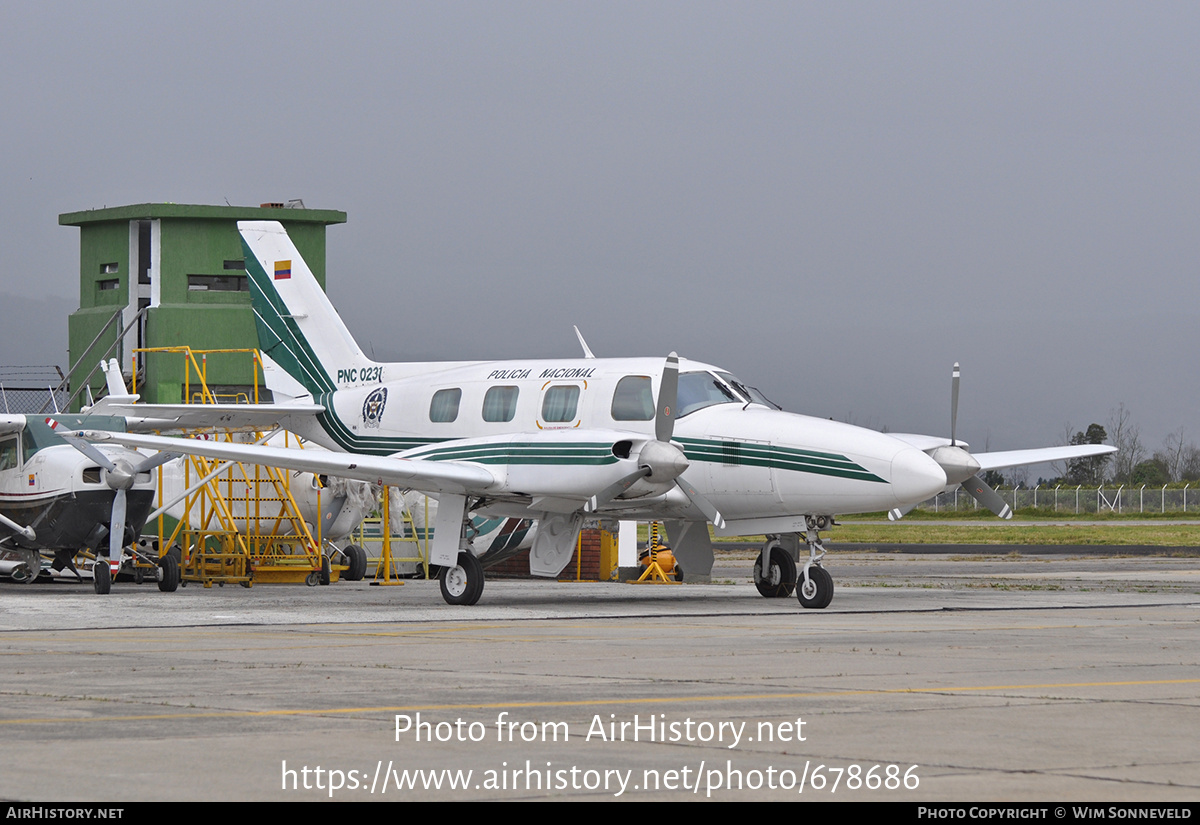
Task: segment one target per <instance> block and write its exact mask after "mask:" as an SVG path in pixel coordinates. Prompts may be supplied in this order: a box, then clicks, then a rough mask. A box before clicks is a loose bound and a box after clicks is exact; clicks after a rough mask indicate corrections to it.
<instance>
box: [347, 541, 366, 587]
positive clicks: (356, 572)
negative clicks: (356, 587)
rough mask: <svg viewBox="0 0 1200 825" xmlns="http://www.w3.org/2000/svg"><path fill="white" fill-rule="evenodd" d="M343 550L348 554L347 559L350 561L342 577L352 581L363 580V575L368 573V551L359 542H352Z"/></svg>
mask: <svg viewBox="0 0 1200 825" xmlns="http://www.w3.org/2000/svg"><path fill="white" fill-rule="evenodd" d="M342 552H343V553H345V554H346V561H347V562H348V565H347V569H346V572H345V573H343V574H342V578H344V579H345V580H346V581H351V582H358V581H362V580H363V577H364V576H366V575H367V551H366V550H364V549H362V548H361V547H359V546H358V545H357V544H351V545H350V546H349V547H347V548H346V549H345V550H343V551H342Z"/></svg>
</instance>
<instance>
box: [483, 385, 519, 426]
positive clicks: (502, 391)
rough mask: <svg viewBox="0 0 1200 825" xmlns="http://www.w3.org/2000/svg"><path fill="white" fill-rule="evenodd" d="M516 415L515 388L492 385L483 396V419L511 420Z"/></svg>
mask: <svg viewBox="0 0 1200 825" xmlns="http://www.w3.org/2000/svg"><path fill="white" fill-rule="evenodd" d="M516 415H517V388H516V387H492V388H491V389H490V390H488V391H487V395H485V396H484V397H483V420H484V421H512V420H513V419H514V418H515V417H516Z"/></svg>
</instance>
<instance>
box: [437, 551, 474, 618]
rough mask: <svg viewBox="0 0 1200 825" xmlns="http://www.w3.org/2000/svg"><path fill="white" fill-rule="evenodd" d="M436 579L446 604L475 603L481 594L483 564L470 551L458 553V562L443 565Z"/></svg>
mask: <svg viewBox="0 0 1200 825" xmlns="http://www.w3.org/2000/svg"><path fill="white" fill-rule="evenodd" d="M438 580H439V582H440V583H441V586H442V598H443V599H445V600H446V604H467V605H469V604H475V602H477V601H479V597H480V596H481V595H482V594H483V565H481V564H480V563H479V559H477V558H475V557H474V556H472V555H471V554H470V553H467V552H461V553H459V554H458V564H456V565H454V566H453V567H443V568H442V572H441V575H440V576H438Z"/></svg>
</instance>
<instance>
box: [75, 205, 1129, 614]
mask: <svg viewBox="0 0 1200 825" xmlns="http://www.w3.org/2000/svg"><path fill="white" fill-rule="evenodd" d="M238 228H239V230H240V232H241V235H242V242H243V247H244V249H245V253H246V265H247V274H248V276H249V279H250V284H251V292H252V298H253V303H254V313H255V318H256V323H257V325H258V333H259V346H260V349H261V350H262V352H263V355H264V359H263V360H264V363H265V364H266V366H267V369H266V375H267V382H268V386H269V387H270V389H271V390H272V391H273V393H274V396H275V401H276V402H281V403H280V407H281V408H287V407H288V405H289V404H296V405H302V406H298V407H297V408H296V409H297V411H298V412H299V411H301V410H303V411H304V413H302V414H299V415H293V416H292V418H291V421H290V423H289V425H288V429H290V430H292V431H293V432H296V433H297V434H299V435H300V436H302V437H304V438H308V439H310V440H313V441H316V442H318V443H321V444H323V445H325V446H327V447H329V448H330V449H332V450H340V451H344V452H343V453H340V454H339V453H325V454H318V453H316V452H314V451H297V450H286V449H278V448H271V447H260V446H252V445H241V444H229V443H213V442H200V441H194V440H181V439H174V438H163V437H155V436H142V435H127V434H122V433H117V432H104V431H100V430H98V429H96V428H93V429H92V430H85V429H84V428H83V427H81V431H80V432H79V435H80V436H81V437H84V438H86V439H88V440H91V441H94V442H96V443H98V444H106V443H111V444H123V445H127V446H129V447H140V448H151V449H158V450H164V451H169V452H172V453H181V452H186V453H194V454H200V455H207V456H211V457H214V458H222V459H233V460H240V461H247V462H252V463H257V464H265V465H274V466H279V467H285V468H288V469H295V470H305V471H309V472H314V473H327V474H329V475H336V476H340V477H344V478H357V479H362V480H367V481H374V482H377V483H381V484H388V485H391V486H395V487H401V488H411V489H416V490H420V491H423V492H426V493H431V494H433V495H435V496H437V497H438V499H439V505H440V506H439V507H438V511H437V517H436V520H435V523H434V535H433V541H432V548H431V558H430V561H431V562H432V563H434V564H437V565H440V566H441V568H442V569H441V574H440V578H441V590H442V595H443V597H444V598H445V600H446V601H447V602H449V603H451V604H474V603H475V602H476V601H478V599H479V597H480V594H481V593H482V590H483V583H484V573H483V567H482V565H481V564H480V562H479V559H478V557H477V556H478V554H479V552H480V551H479V550H478V549H476V548H475V547H473V544H472V541H471V538H470V530H469V529H466V525H469V523H470V516H472V515H476V516H491V517H498V518H499V517H505V518H521V519H524V518H531V519H536V520H537V522H538V525H537V532H536V536H535V538H534V540H533V546H532V548H531V551H530V572H531V573H533V574H534V575H540V576H555V575H557V574H558V573H559V571H561V570H562V568H563V567H564V566H565V565H566V564H567V562H568V561H569V559H570V557H571V555H572V553H573V551H574V549H575V546H576V540H577V538H578V535H579V531H580V528H581V526H582V525H583V523H584V521H585V519H587V518H594V517H597V516H603V517H609V518H621V519H640V520H648V519H655V520H664V521H666V522H667V526H668V534H669V535H670V538H671V544H672V547H673V550H674V552H675V554H676V557H677V558H678V559H679V560H680V562H681V563H682V564H683V566H684V568H685V569H686V570H688V571H689V573H692V572H695V573H699V574H701V575H704V574H707V573H709V572H710V571H711V569H712V560H713V555H712V547H711V542H710V539H709V534H708V527H707V525H708V523H712V524H713V526H714V528H715V530H716V532H717V534H718V535H722V536H728V535H755V534H766V536H767V542H766V544H765V545H764V547H763V551H762V553H761V554H760V555H759V559H758V561H757V563H756V565H755V582H756V584H757V585H758V589H759V592H760V593H762V594H763V595H764V596H786V595H790V594H791V592H792V591H793V590H795V592H796V594H797V598H798V599H799V601H800V603H801V604H802V605H803V606H805V607H812V608H821V607H825V606H827V605H828V604H829V602H830V599H831V598H832V595H833V579H832V578H831V577H830V575H829V573H828V572H826V571H825V569H824V568H823V567H822V565H821V562H822V558H823V556H824V555H825V550H824V547H823V545H822V544H821V541H820V536H819V531H821V530H824V529H826V528H828V527H829V526H831V525H832V524H833V523H834V515H842V514H847V513H865V512H877V511H891V512H892V513H893V515H894V516H896V517H898V516H899V515H902V514H903V513H905V512H907V511H908V510H909V509H911V508H912V507H914V506H915V505H916V504H918V503H919V502H921V501H924V500H925V499H928V498H930V497H931V496H933V495H934V494H936V493H938V492H940V491H941V490H942V489H943V488H945V487H946V486H947V485H948V484H957V483H960V482H967V485H966V486H967V489H968V490H969V491H971V492H972V494H973V495H977V496H980V497H981V501H982V502H983V503H984V504H985V505H987V506H992V508H993V509H996V508H995V507H994V506H993V505H994V504H995V501H993V500H992V499H991V497H989V496H988V495H987V494H988V493H989V492H990V493H991V496H995V493H994V492H992V491H990V488H987V487H986V485H983V483H982V481H981V480H979V477H978V473H979V472H980V470H982V469H991V468H999V467H1002V466H1011V464H1020V463H1038V462H1043V461H1053V460H1060V459H1063V458H1074V457H1080V456H1084V455H1094V454H1097V453H1101V452H1108V451H1111V449H1112V448H1111V447H1104V446H1099V447H1097V446H1091V445H1086V446H1083V447H1059V448H1049V449H1048V450H1043V451H1022V452H1021V454H1020V456H1019V458H1020V460H1019V461H1011V463H1010V464H1005V463H998V462H997V461H994V460H992V459H989V457H988V456H987V454H981V455H976V456H971V455H970V454H968V453H967V452H966V449H965V444H963V443H962V442H957V441H955V439H954V438H953V435H952V437H951V438H950V439H949V440H947V439H940V438H929V437H924V436H906V437H896V436H893V435H886V434H883V433H878V432H875V431H873V430H867V429H864V428H861V427H855V426H851V425H849V424H842V423H838V422H834V421H828V420H825V419H820V418H811V417H808V416H803V415H796V414H793V413H788V412H783V411H782V410H780V409H779V408H778V407H776V406H775V405H774V404H772V403H771V402H770V401H768V400H767V399H766V397H765V396H763V395H762V393H760V392H759V391H758V390H756V389H754V388H752V387H748V386H746V385H745V384H744V383H743V382H741V381H739V380H738V379H737V378H735V377H734V376H733V375H731V374H730V373H729V372H727V371H725V370H723V369H721V368H719V367H715V366H712V365H709V364H703V363H699V362H695V361H689V360H687V359H679V358H677V357H676V355H675V354H674V353H672V354H671V355H669V356H668V357H667V358H666V359H665V360H663V359H660V358H604V359H601V358H595V357H594V356H593V355H592V353H591V351H590V350H589V349H588V347H587V344H586V343H585V342H584V341H583V337H582V336H579V338H580V343H581V345H582V346H583V349H584V356H585V357H584V358H582V359H552V360H530V359H516V360H512V361H471V362H433V363H386V364H385V363H379V362H376V361H373V360H371V359H370V358H368V357H367V356H366V355H365V354H364V353H363V351H362V350H361V349H360V348H359V347H358V345H357V344H356V343H355V341H354V339H353V338H352V337H351V335H350V332H349V330H347V328H346V326H345V325H344V324H343V323H342V320H341V318H340V317H339V316H338V314H337V312H336V311H335V310H334V308H333V306H332V304H331V303H330V302H329V299H328V298H327V297H326V295H325V293H324V291H323V290H322V289H321V288H320V286H319V285H318V284H317V282H316V280H315V278H313V276H312V273H311V272H310V270H309V269H308V267H307V265H306V264H305V262H304V260H303V258H302V257H301V255H300V253H299V252H298V251H297V249H296V247H295V246H294V245H293V243H292V242H291V239H290V238H288V236H287V233H286V231H285V230H284V229H283V227H282V226H281V225H280V224H278V223H275V222H240V223H239V224H238ZM576 332H577V333H578V330H576ZM955 386H956V388H957V384H956V385H955ZM656 388H657V393H656V392H655V390H656ZM956 396H957V389H955V397H956ZM314 409H315V410H316V412H315V414H307V413H311V411H313V410H314ZM130 414H136V412H134V411H130ZM952 420H953V419H952ZM84 427H86V425H84ZM130 429H132V428H130ZM952 431H953V425H952ZM1001 456H1004V454H1001ZM1011 458H1012V456H1011V455H1008V456H1006V457H1005V459H1004V460H1010V459H1011ZM995 498H996V499H997V500H998V498H999V497H998V496H995ZM1001 503H1002V502H1001ZM1000 514H1002V515H1003V514H1004V513H1003V512H1001V513H1000ZM801 544H804V545H807V547H808V551H809V553H808V558H807V560H805V561H804V563H803V565H802V567H801V569H800V570H799V572H798V571H797V563H798V562H799V561H800V546H801Z"/></svg>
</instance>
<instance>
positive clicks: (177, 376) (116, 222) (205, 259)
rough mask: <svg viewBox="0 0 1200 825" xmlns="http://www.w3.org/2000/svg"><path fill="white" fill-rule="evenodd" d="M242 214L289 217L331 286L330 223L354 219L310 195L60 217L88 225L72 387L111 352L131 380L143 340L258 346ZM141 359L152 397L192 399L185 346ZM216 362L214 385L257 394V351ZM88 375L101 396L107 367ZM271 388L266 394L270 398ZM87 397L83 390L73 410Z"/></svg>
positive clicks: (75, 317)
mask: <svg viewBox="0 0 1200 825" xmlns="http://www.w3.org/2000/svg"><path fill="white" fill-rule="evenodd" d="M238 221H279V222H280V223H282V224H283V225H284V227H286V228H287V231H288V234H289V235H290V236H291V238H292V241H293V242H294V243H295V244H296V248H297V249H299V250H300V253H301V254H302V255H303V256H304V260H305V261H306V262H307V263H308V265H309V267H310V268H311V269H312V271H313V274H314V275H316V277H317V281H319V282H320V284H321V286H322V287H324V286H325V227H327V226H329V225H330V224H336V223H345V222H346V213H345V212H338V211H336V210H332V209H306V208H304V205H303V203H302V202H300V201H289V202H288V203H287V204H283V203H264V204H263V205H262V206H259V207H252V206H195V205H187V204H175V203H143V204H138V205H136V206H116V207H112V208H104V209H91V210H88V211H85V212H67V213H64V214H62V215H59V216H58V222H59V224H60V225H62V226H78V227H79V309H78V310H77V311H76V312H74V313H72V315H71V318H70V320H69V322H68V335H69V339H70V340H69V348H70V362H71V365H72V367H73V372H72V374H71V376H70V381H71V389H72V390H74V389H75V388H77V387H80V386H82V382H83V381H84V379H85V377H86V376H87V375H88V374H89V373H90V372H92V368H93V367H95V366H96V365H97V364H98V363H99V361H100V359H101V357H102V356H104V357H107V358H116V359H118V361H119V362H120V363H121V366H122V369H123V371H124V373H125V376H126V381H127V382H128V380H129V379H130V378H131V377H132V375H133V369H134V364H135V358H134V355H135V352H134V350H136V349H142V348H153V347H171V346H184V345H186V346H189V347H191V348H192V349H193V350H214V349H242V348H246V349H253V348H256V347H257V346H258V336H257V333H256V331H255V327H254V315H253V312H252V311H251V307H250V292H249V289H250V288H249V282H248V279H247V277H246V271H245V270H246V266H245V261H244V258H243V255H244V253H243V251H242V242H241V236H240V235H239V234H238V231H237V222H238ZM118 337H119V338H120V339H121V340H120V341H119V342H118V340H117V339H118ZM114 344H115V346H114ZM106 352H109V353H110V354H109V355H107V356H105V353H106ZM136 366H137V373H138V375H137V389H138V393H140V394H141V396H142V400H143V401H147V402H151V403H160V404H170V403H179V402H180V401H182V400H184V399H183V391H184V378H185V361H184V357H183V356H182V355H157V354H152V355H150V356H146V355H144V354H138V357H137V358H136ZM206 369H207V375H208V385H209V387H210V388H212V389H213V390H214V392H217V393H219V394H221V395H222V396H234V395H241V394H244V395H245V396H248V397H250V398H251V399H252V398H253V397H254V386H253V384H254V370H253V363H252V361H251V359H249V358H248V357H247V356H245V355H237V356H232V355H230V356H217V355H214V356H210V357H209V358H208V360H207V364H206ZM192 380H193V381H194V377H193V379H192ZM261 380H262V376H261V373H260V375H259V381H260V383H261ZM88 383H89V384H90V385H91V387H92V389H93V392H94V393H95V395H96V397H99V396H100V395H101V394H102V393H101V392H99V390H101V388H103V387H104V377H103V375H102V374H101V373H100V372H99V371H97V372H95V373H94V374H93V375H92V378H91V379H90V380H89V381H88ZM262 392H263V391H262V390H261V389H260V400H264V401H265V400H269V399H268V398H266V397H264V396H263V395H262ZM83 400H84V402H85V403H86V398H84V399H83ZM222 400H228V399H227V398H223V399H222ZM80 403H81V401H80V397H79V396H76V400H75V402H74V403H73V404H72V409H76V410H77V409H78V408H79V405H80Z"/></svg>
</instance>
